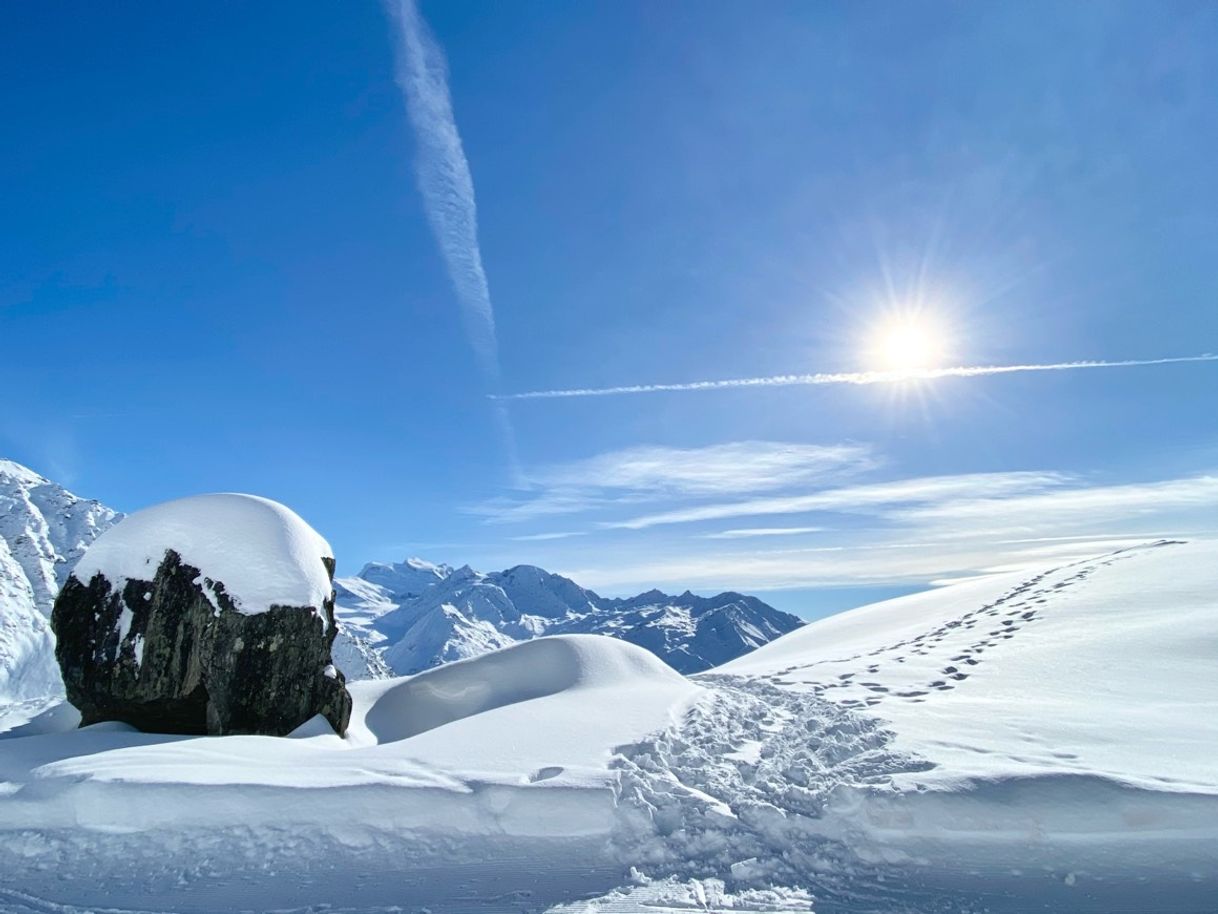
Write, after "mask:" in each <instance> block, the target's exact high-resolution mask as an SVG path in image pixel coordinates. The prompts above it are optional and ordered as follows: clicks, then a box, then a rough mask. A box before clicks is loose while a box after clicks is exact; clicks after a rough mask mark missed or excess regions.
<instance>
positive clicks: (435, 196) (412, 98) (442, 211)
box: [385, 0, 521, 479]
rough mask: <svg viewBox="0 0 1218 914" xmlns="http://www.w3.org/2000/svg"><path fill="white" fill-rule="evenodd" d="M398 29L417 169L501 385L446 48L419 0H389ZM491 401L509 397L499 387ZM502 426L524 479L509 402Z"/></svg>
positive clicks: (463, 301)
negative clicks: (433, 31) (434, 33)
mask: <svg viewBox="0 0 1218 914" xmlns="http://www.w3.org/2000/svg"><path fill="white" fill-rule="evenodd" d="M385 8H386V9H387V10H388V13H389V18H390V19H391V20H392V22H393V25H394V27H395V38H396V47H395V57H396V60H397V74H396V75H397V84H398V86H399V88H401V90H402V93H403V94H404V95H405V96H406V111H407V113H408V114H409V116H410V123H411V126H412V127H414V133H415V139H416V145H417V151H416V162H415V170H416V174H417V177H418V182H419V192H420V193H421V194H422V196H423V209H424V211H425V212H426V213H427V221H428V222H429V223H430V224H431V230H432V233H433V234H434V235H435V236H436V243H437V244H438V245H439V246H440V253H441V254H442V255H443V257H444V264H445V266H446V267H447V268H448V276H449V278H450V279H451V280H452V284H453V288H454V289H455V291H456V293H457V301H458V303H459V304H460V306H461V320H462V323H463V324H464V325H465V335H466V337H467V338H468V339H469V343H470V346H471V347H472V348H473V350H474V357H475V359H476V360H477V363H478V368H479V370H480V371H481V373H482V376H483V379H484V381H485V382H486V386H487V387H488V388H489V389H490V390H491V391H492V392H494V391H498V390H499V385H500V375H499V343H498V340H497V338H496V335H495V312H494V309H493V308H492V307H491V292H490V287H489V286H488V285H487V282H486V271H485V270H484V269H483V267H482V249H481V247H480V246H479V245H478V204H477V201H476V199H475V197H474V178H473V175H472V174H471V173H470V170H469V161H468V160H467V159H466V158H465V149H464V148H463V147H462V145H461V134H460V133H459V132H458V131H457V121H456V118H455V117H454V116H453V105H452V97H451V96H450V95H449V92H448V65H447V63H446V62H445V60H444V51H443V50H442V49H441V48H440V46H439V44H437V43H436V40H435V38H433V37H432V34H431V31H430V30H429V29H428V28H427V23H426V22H424V21H423V17H422V16H421V15H420V14H419V8H418V5H417V4H416V2H415V0H385ZM490 396H491V399H493V400H498V399H502V398H501V397H499V396H497V395H496V394H495V393H492V394H491V395H490ZM494 412H495V417H494V418H495V424H496V427H497V428H498V429H499V434H500V436H501V438H502V439H503V447H504V450H505V452H506V454H507V460H508V467H509V470H510V471H511V473H512V475H513V477H515V478H516V479H520V477H521V472H520V465H519V460H518V458H517V455H516V434H515V431H514V430H513V428H512V421H511V417H510V416H509V415H508V412H507V407H505V406H503V405H502V404H500V405H497V406H496V407H495V410H494Z"/></svg>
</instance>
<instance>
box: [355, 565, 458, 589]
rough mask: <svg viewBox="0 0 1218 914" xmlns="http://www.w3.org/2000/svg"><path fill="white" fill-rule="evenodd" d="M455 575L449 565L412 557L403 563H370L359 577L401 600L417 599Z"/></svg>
mask: <svg viewBox="0 0 1218 914" xmlns="http://www.w3.org/2000/svg"><path fill="white" fill-rule="evenodd" d="M452 573H453V569H452V567H451V566H449V565H436V564H433V563H432V562H428V561H425V560H424V559H420V558H415V557H410V558H407V559H406V560H404V561H401V562H369V563H368V564H367V565H365V566H364V567H363V569H362V570H361V571H360V573H359V575H358V577H360V578H363V579H364V580H365V581H370V582H371V583H373V584H378V585H380V586H381V587H383V588H385V590H386V591H388V592H389V593H390V594H391V595H393V596H395V597H399V598H403V599H404V598H406V597H416V596H418V595H419V594H421V593H422V592H423V590H424V589H425V588H427V587H430V586H431V585H432V584H435V583H437V582H439V581H443V580H444V579H445V578H447V577H448V576H449V575H451V574H452Z"/></svg>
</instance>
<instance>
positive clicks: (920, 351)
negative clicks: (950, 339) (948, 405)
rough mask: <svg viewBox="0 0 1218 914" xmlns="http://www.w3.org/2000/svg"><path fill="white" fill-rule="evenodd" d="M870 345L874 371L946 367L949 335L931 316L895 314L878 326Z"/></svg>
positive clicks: (903, 370) (870, 358) (871, 362)
mask: <svg viewBox="0 0 1218 914" xmlns="http://www.w3.org/2000/svg"><path fill="white" fill-rule="evenodd" d="M869 348H870V352H869V353H868V355H869V362H870V364H871V366H872V367H873V368H874V370H876V371H891V372H917V371H922V370H925V369H928V368H938V367H941V366H942V364H943V359H944V357H945V356H946V354H947V336H946V334H945V333H944V332H943V329H942V328H941V327H940V326H939V325H938V324H937V322H936V321H935V320H934V319H933V318H931V317H929V316H928V315H924V314H916V315H915V314H900V315H892V316H890V317H888V318H887V319H886V320H885V321H884V322H883V323H881V324H880V325H879V326H878V327H877V328H876V329H875V331H874V332H873V336H872V341H871V346H870V347H869Z"/></svg>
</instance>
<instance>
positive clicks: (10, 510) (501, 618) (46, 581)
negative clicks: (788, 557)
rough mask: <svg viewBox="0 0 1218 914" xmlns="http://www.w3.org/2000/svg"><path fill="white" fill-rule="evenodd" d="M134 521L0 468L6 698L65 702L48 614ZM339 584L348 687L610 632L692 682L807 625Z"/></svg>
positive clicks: (742, 615)
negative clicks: (113, 536)
mask: <svg viewBox="0 0 1218 914" xmlns="http://www.w3.org/2000/svg"><path fill="white" fill-rule="evenodd" d="M123 516H124V515H123V514H121V513H120V512H118V511H115V510H113V509H111V508H109V507H107V506H106V505H104V504H102V503H101V502H100V501H97V500H96V499H86V498H82V497H80V496H78V495H76V494H74V493H72V492H70V491H68V490H67V489H66V488H64V487H63V486H61V485H59V484H58V483H55V482H53V481H52V480H50V479H48V478H47V477H45V476H42V475H41V474H39V473H37V472H35V471H34V470H31V469H29V468H28V467H25V466H23V465H22V464H19V463H16V462H15V461H11V460H4V459H0V701H3V700H10V699H11V700H26V699H33V698H42V697H46V696H51V695H58V694H60V693H61V691H62V682H61V681H60V679H59V669H58V665H57V664H56V662H55V658H54V635H53V634H52V633H51V630H50V626H49V624H48V623H47V619H48V618H49V616H50V611H51V607H52V605H53V603H54V601H55V596H56V595H57V594H58V592H59V588H60V587H61V586H62V585H63V583H64V581H65V580H66V579H67V576H68V574H69V573H70V571H71V570H72V568H73V567H74V566H75V564H76V562H77V561H78V560H79V559H80V557H81V556H82V555H83V554H84V552H85V550H86V549H87V548H88V546H89V545H90V544H91V543H92V542H93V541H94V540H95V539H96V538H97V537H98V536H99V535H100V534H101V533H103V532H104V531H105V530H106V529H108V528H109V527H111V526H112V525H114V524H116V523H118V522H119V521H120V520H121V519H122V518H123ZM334 586H335V590H336V591H337V593H338V607H337V610H336V611H337V614H338V622H339V627H340V631H339V637H338V639H336V641H335V643H334V647H333V656H334V662H335V663H336V664H337V665H338V666H339V667H340V668H341V669H342V670H343V671H344V672H345V673H346V674H347V676H348V677H349V678H351V679H379V678H385V677H388V676H391V675H393V674H394V673H398V674H408V673H415V672H419V671H421V670H424V669H428V668H430V667H433V666H436V665H439V664H441V663H445V662H448V661H451V660H463V659H468V658H470V657H475V656H479V655H480V654H484V653H487V652H489V651H492V650H497V649H499V648H502V647H507V646H510V645H512V644H516V643H519V642H522V641H527V640H531V639H533V638H537V637H540V636H542V635H559V634H602V635H609V636H611V637H615V638H619V639H622V640H625V641H629V642H631V643H633V644H636V645H639V646H641V647H644V648H646V649H647V650H650V651H651V652H652V653H654V654H656V655H657V656H659V657H660V658H661V659H662V660H664V661H665V662H666V663H668V664H669V665H670V666H672V667H674V668H675V669H677V670H678V671H679V672H682V673H692V672H698V671H700V670H703V669H706V668H709V667H710V666H714V665H717V664H718V663H722V662H725V661H726V660H730V659H734V658H735V657H738V656H740V655H741V654H743V653H747V652H748V651H751V650H753V649H754V648H756V647H758V646H760V645H762V644H766V643H768V642H769V641H772V640H773V639H774V638H777V637H778V636H780V635H782V634H785V633H786V632H788V631H793V630H794V629H795V628H798V627H799V626H801V625H802V624H803V623H802V621H801V620H799V619H798V618H796V617H795V616H792V615H789V614H787V613H783V612H780V611H779V610H776V609H774V608H773V607H771V606H769V605H768V604H766V603H764V602H763V601H761V600H759V599H758V598H756V597H752V596H748V595H745V594H740V593H736V592H735V591H725V592H724V593H721V594H717V595H715V596H712V597H700V596H697V595H695V594H693V593H691V592H690V591H688V590H687V591H685V592H684V593H683V594H679V595H677V596H673V595H671V594H666V593H664V592H663V591H660V590H657V589H654V588H653V589H652V590H648V591H646V592H644V593H641V594H637V595H635V596H633V597H602V596H600V595H599V594H597V593H596V592H595V591H593V590H589V589H587V588H584V587H581V586H580V585H579V584H577V583H576V582H575V581H573V580H571V579H570V578H567V577H564V576H563V575H560V574H556V573H554V572H551V571H547V570H546V569H544V568H542V567H540V566H538V565H530V564H519V565H514V566H512V567H510V568H506V569H504V570H502V571H494V572H480V571H476V570H474V569H473V568H471V567H470V566H469V565H462V566H460V567H454V566H452V565H447V564H436V563H433V562H429V561H427V560H425V559H421V558H418V557H413V556H412V557H409V558H406V559H404V560H403V561H401V562H368V563H366V564H365V565H364V566H363V567H362V568H361V570H360V572H359V573H358V574H357V575H354V576H351V577H344V578H336V579H335V581H334Z"/></svg>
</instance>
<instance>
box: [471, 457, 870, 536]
mask: <svg viewBox="0 0 1218 914" xmlns="http://www.w3.org/2000/svg"><path fill="white" fill-rule="evenodd" d="M877 465H878V461H877V460H876V458H875V457H874V456H873V455H872V452H871V449H870V448H868V447H864V446H862V445H856V444H835V445H814V444H790V443H786V442H779V441H733V442H729V443H726V444H718V445H711V446H709V447H700V448H674V447H658V446H640V447H631V448H624V449H621V450H617V451H610V452H607V453H604V454H598V455H596V456H595V457H590V458H586V459H583V460H575V461H570V462H566V463H558V464H551V465H548V466H543V467H539V468H537V469H534V470H531V471H529V472H527V473H524V474H522V477H523V479H522V485H521V486H520V491H519V492H517V493H516V494H513V495H510V496H504V497H500V498H496V499H492V500H489V501H486V502H483V503H481V504H479V505H475V506H473V507H471V508H468V509H467V510H468V511H469V513H473V514H478V515H481V516H483V517H485V518H487V519H488V520H490V521H492V522H497V523H504V522H519V521H527V520H534V519H536V518H540V517H547V516H554V515H560V514H575V513H579V512H583V511H588V510H592V509H594V508H605V507H609V506H614V507H621V506H623V505H629V504H642V503H647V502H653V503H654V502H656V501H660V500H666V499H673V498H678V497H682V498H698V497H703V498H704V497H708V496H709V497H714V496H718V497H720V498H722V497H725V496H729V495H746V494H750V493H755V492H769V491H774V490H776V489H783V488H788V487H790V486H794V485H807V484H810V483H813V482H816V483H820V484H822V485H823V484H825V483H827V482H833V481H837V480H841V479H842V478H843V477H844V476H846V475H850V474H855V473H859V472H863V471H865V470H871V469H874V468H875V467H876V466H877Z"/></svg>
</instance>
